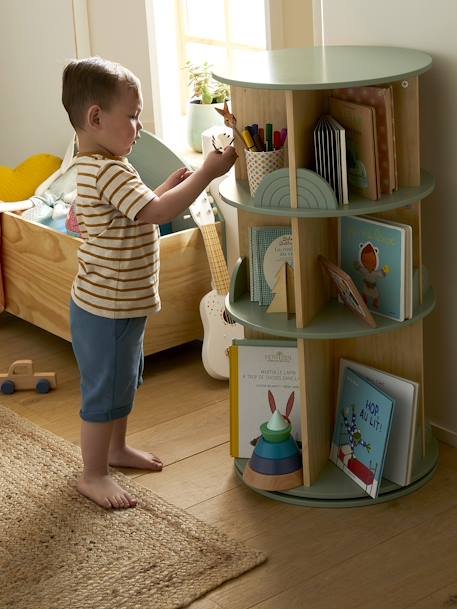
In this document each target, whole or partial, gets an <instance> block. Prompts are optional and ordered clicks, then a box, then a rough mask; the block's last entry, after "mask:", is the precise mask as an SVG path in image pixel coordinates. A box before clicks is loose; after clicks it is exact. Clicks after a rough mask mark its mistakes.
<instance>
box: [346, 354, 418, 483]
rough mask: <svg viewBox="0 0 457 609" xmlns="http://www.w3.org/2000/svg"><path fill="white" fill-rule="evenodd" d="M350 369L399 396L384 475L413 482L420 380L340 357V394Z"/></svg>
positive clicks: (393, 479)
mask: <svg viewBox="0 0 457 609" xmlns="http://www.w3.org/2000/svg"><path fill="white" fill-rule="evenodd" d="M347 368H351V370H353V371H354V372H356V373H357V374H359V375H360V376H362V377H364V378H366V379H367V380H368V381H370V382H371V383H373V384H374V385H376V387H378V388H379V389H381V390H382V391H384V393H387V394H388V395H389V396H391V397H393V398H394V399H395V408H394V412H393V418H392V425H391V428H390V436H389V443H388V446H387V453H386V459H385V462H384V472H383V477H384V478H387V480H391V481H392V482H395V484H398V485H399V486H406V485H407V484H410V483H411V477H412V466H413V459H414V445H415V437H416V429H417V419H418V416H417V410H418V395H419V383H416V382H414V381H410V380H408V379H405V378H402V377H400V376H395V375H394V374H389V373H388V372H384V371H382V370H377V369H376V368H371V367H370V366H365V365H363V364H359V363H357V362H353V361H350V360H348V359H344V358H341V359H340V373H339V382H338V396H339V395H340V392H341V379H342V378H343V377H344V372H345V370H346V369H347Z"/></svg>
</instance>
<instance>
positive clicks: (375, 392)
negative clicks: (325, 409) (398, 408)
mask: <svg viewBox="0 0 457 609" xmlns="http://www.w3.org/2000/svg"><path fill="white" fill-rule="evenodd" d="M394 406H395V399H394V398H393V397H391V396H389V395H387V394H386V393H384V392H383V391H381V389H379V387H378V386H376V385H375V384H374V383H372V382H370V381H369V380H368V379H366V378H365V377H363V376H361V375H359V374H357V373H356V372H354V370H352V369H351V368H345V369H344V371H343V377H342V380H341V389H340V394H339V400H338V407H337V412H336V418H335V426H334V431H333V439H332V446H331V451H330V460H331V461H333V462H334V463H335V464H336V465H337V466H338V467H339V468H340V469H342V470H343V471H344V473H345V474H347V475H348V476H349V477H350V478H352V480H354V482H356V484H358V485H359V486H360V487H361V488H363V489H364V490H365V491H366V492H367V493H368V494H369V495H370V496H371V497H373V498H375V497H377V495H378V492H379V487H380V484H381V478H382V475H383V469H384V460H385V456H386V452H387V446H388V441H389V434H390V427H391V422H392V415H393V411H394Z"/></svg>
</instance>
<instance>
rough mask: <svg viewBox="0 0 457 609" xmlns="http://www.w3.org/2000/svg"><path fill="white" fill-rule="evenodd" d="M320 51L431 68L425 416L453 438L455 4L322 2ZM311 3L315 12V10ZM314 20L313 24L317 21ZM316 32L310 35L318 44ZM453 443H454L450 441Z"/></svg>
mask: <svg viewBox="0 0 457 609" xmlns="http://www.w3.org/2000/svg"><path fill="white" fill-rule="evenodd" d="M322 5H323V24H324V27H323V32H324V41H325V44H326V45H337V44H374V45H388V46H401V47H410V48H416V49H420V50H423V51H425V52H427V53H429V54H430V55H431V56H432V58H433V67H432V69H431V70H430V71H429V72H427V73H425V74H423V75H422V76H421V77H420V86H421V98H420V99H421V138H422V140H421V159H422V161H421V164H422V166H423V167H424V168H425V169H427V170H428V171H430V173H432V174H433V175H434V176H435V178H436V182H437V187H436V190H435V193H434V194H433V195H432V196H430V197H428V198H427V199H425V200H424V202H423V203H422V221H423V244H424V245H423V256H424V262H425V264H426V266H427V267H428V268H429V271H430V276H431V282H432V285H433V286H434V288H435V291H436V292H437V297H438V304H437V308H436V310H435V312H434V313H432V315H431V316H430V317H429V318H427V320H426V321H425V323H424V337H425V393H426V410H427V413H428V415H429V416H430V418H431V420H432V422H433V423H434V424H436V425H437V426H438V428H442V429H443V430H446V431H447V432H448V433H446V434H445V435H443V436H442V437H443V439H447V440H448V441H450V442H452V443H455V441H456V440H457V408H456V407H455V396H456V395H457V367H456V364H457V315H456V312H457V269H454V264H455V262H456V261H457V169H456V168H457V110H456V108H457V46H456V44H455V32H456V31H457V2H456V1H455V0H434V1H433V2H430V0H401V2H399V1H398V0H383V2H367V1H366V0H344V2H342V1H341V0H322ZM319 6H320V0H316V2H315V9H319ZM317 22H318V20H317ZM319 35H320V31H319V28H316V30H315V36H316V42H317V43H320V41H319ZM456 445H457V443H456Z"/></svg>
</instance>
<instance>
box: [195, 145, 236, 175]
mask: <svg viewBox="0 0 457 609" xmlns="http://www.w3.org/2000/svg"><path fill="white" fill-rule="evenodd" d="M237 158H238V155H237V153H236V151H235V148H234V147H233V146H227V148H226V149H225V150H224V152H222V153H221V152H216V150H212V151H211V152H210V153H209V154H208V156H207V157H206V159H205V161H204V163H203V166H202V169H203V170H204V171H207V172H208V173H209V174H210V175H211V176H212V177H211V179H213V178H218V177H219V176H223V175H224V174H225V173H227V171H228V170H229V169H230V167H231V166H232V165H233V164H234V163H235V161H236V159H237Z"/></svg>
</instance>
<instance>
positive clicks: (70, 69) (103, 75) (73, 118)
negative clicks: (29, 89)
mask: <svg viewBox="0 0 457 609" xmlns="http://www.w3.org/2000/svg"><path fill="white" fill-rule="evenodd" d="M121 85H127V86H129V87H133V88H135V89H137V90H139V89H140V81H139V79H138V78H137V77H136V76H135V74H133V73H132V72H131V71H130V70H128V69H127V68H124V66H122V65H121V64H119V63H115V62H113V61H108V60H107V59H102V58H101V57H88V58H86V59H74V60H72V61H70V62H69V63H68V64H67V66H66V67H65V69H64V71H63V77H62V103H63V105H64V107H65V110H66V111H67V113H68V117H69V119H70V122H71V124H72V125H73V127H74V128H75V129H82V128H83V127H84V120H85V113H86V111H87V109H88V108H89V107H90V106H92V105H93V104H97V105H98V106H100V108H102V110H110V108H111V104H112V102H113V101H114V100H115V99H116V97H117V96H118V95H119V92H120V88H121Z"/></svg>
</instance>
